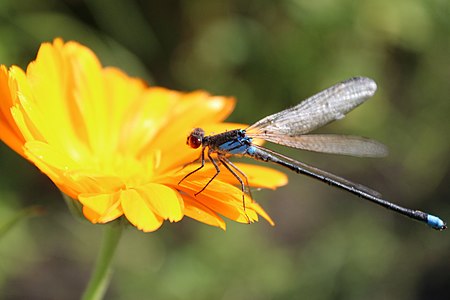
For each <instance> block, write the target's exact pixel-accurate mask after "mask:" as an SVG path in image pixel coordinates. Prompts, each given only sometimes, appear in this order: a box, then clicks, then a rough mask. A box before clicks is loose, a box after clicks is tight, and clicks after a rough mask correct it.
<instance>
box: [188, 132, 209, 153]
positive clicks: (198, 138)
mask: <svg viewBox="0 0 450 300" xmlns="http://www.w3.org/2000/svg"><path fill="white" fill-rule="evenodd" d="M204 136H205V132H204V131H203V129H201V128H194V129H193V130H192V132H191V134H190V135H189V136H188V138H187V141H186V144H188V145H189V147H191V148H194V149H197V148H198V147H200V146H201V144H202V141H203V137H204Z"/></svg>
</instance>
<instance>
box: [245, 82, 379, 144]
mask: <svg viewBox="0 0 450 300" xmlns="http://www.w3.org/2000/svg"><path fill="white" fill-rule="evenodd" d="M376 89H377V85H376V83H375V82H374V81H373V80H372V79H369V78H365V77H355V78H351V79H349V80H346V81H343V82H341V83H338V84H336V85H334V86H332V87H330V88H328V89H326V90H324V91H322V92H320V93H318V94H316V95H314V96H312V97H310V98H308V99H306V100H305V101H303V102H301V103H300V104H298V105H296V106H294V107H291V108H288V109H286V110H283V111H281V112H278V113H276V114H273V115H270V116H268V117H265V118H264V119H262V120H260V121H258V122H256V123H255V124H253V125H251V126H250V127H248V128H247V129H246V131H247V133H248V134H249V136H250V135H251V136H253V137H256V138H262V139H265V140H268V141H273V142H274V143H277V141H278V139H277V141H275V140H270V139H268V138H266V136H268V135H270V136H272V137H274V136H275V135H281V136H286V135H290V136H297V135H301V134H305V133H308V132H310V131H312V130H314V129H316V128H319V127H322V126H323V125H325V124H328V123H330V122H332V121H334V120H338V119H342V118H343V117H344V116H345V114H346V113H348V112H349V111H351V110H352V109H354V108H355V107H357V106H358V105H360V104H361V103H363V102H364V101H365V100H367V99H368V98H369V97H371V96H373V94H374V93H375V91H376Z"/></svg>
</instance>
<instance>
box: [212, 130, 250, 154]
mask: <svg viewBox="0 0 450 300" xmlns="http://www.w3.org/2000/svg"><path fill="white" fill-rule="evenodd" d="M251 142H252V139H251V138H249V137H247V136H245V135H244V136H242V137H241V136H238V137H236V138H234V139H232V140H229V141H226V142H225V143H222V144H220V145H219V147H218V148H219V150H221V151H224V152H228V153H230V154H245V153H246V152H247V150H248V149H249V148H251Z"/></svg>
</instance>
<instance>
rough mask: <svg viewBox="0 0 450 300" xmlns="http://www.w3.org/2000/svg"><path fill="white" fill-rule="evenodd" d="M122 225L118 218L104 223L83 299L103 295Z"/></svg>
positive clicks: (90, 299)
mask: <svg viewBox="0 0 450 300" xmlns="http://www.w3.org/2000/svg"><path fill="white" fill-rule="evenodd" d="M122 227H123V224H122V222H121V221H120V220H118V221H116V222H113V223H111V224H108V225H105V232H104V236H103V241H102V245H101V248H100V253H99V255H98V257H97V261H96V262H95V267H94V270H93V273H92V275H91V278H90V280H89V284H88V286H87V288H86V290H85V291H84V293H83V297H82V299H83V300H98V299H102V298H103V296H104V295H105V292H106V290H107V288H108V285H109V282H110V279H111V275H112V269H111V262H112V260H113V257H114V252H115V250H116V249H117V245H118V244H119V240H120V235H121V233H122Z"/></svg>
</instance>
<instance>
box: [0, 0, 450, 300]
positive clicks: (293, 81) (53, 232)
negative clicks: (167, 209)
mask: <svg viewBox="0 0 450 300" xmlns="http://www.w3.org/2000/svg"><path fill="white" fill-rule="evenodd" d="M449 16H450V2H449V1H447V0H426V1H425V0H423V1H420V0H398V1H388V0H369V1H354V0H353V1H352V0H341V1H333V0H315V1H310V0H280V1H269V0H261V1H256V0H253V1H239V0H234V1H231V0H229V1H207V0H201V1H188V0H185V1H175V0H170V1H126V0H117V1H106V0H93V1H87V0H86V1H82V0H65V1H60V0H41V1H38V0H2V1H1V2H0V37H1V39H0V63H2V64H6V65H11V64H18V65H20V66H22V67H25V66H26V65H27V63H28V62H29V61H30V60H32V59H34V58H35V55H36V51H37V49H38V47H39V44H40V43H41V42H42V41H51V40H53V38H54V37H58V36H60V37H63V38H64V39H65V40H70V39H74V40H77V41H79V42H81V43H83V44H85V45H87V46H89V47H90V48H92V49H93V50H94V51H95V52H96V53H97V55H98V56H99V57H100V59H101V61H102V63H103V64H104V65H112V66H118V67H120V68H122V69H124V70H125V71H126V72H127V73H128V74H130V75H133V76H139V77H142V78H144V79H145V80H147V81H148V82H150V83H151V84H156V85H162V86H165V87H169V88H172V89H177V90H187V91H190V90H195V89H205V90H207V91H209V92H211V93H214V94H222V95H234V96H236V97H237V99H238V104H237V107H236V110H235V112H234V113H233V115H232V116H231V117H230V119H229V120H231V121H236V122H244V123H253V122H254V121H256V120H258V119H260V118H261V117H263V116H265V115H268V114H270V113H273V112H276V111H278V110H281V109H283V108H286V107H288V106H292V105H294V104H296V103H298V102H299V101H300V100H301V99H304V98H306V97H308V96H311V95H312V94H314V93H316V92H318V91H320V90H322V89H324V88H327V87H329V86H331V85H332V84H334V83H336V82H338V81H341V80H344V79H347V78H349V77H352V76H358V75H360V76H368V77H371V78H373V79H375V81H376V82H377V83H378V87H379V89H378V92H377V94H376V95H375V97H373V99H372V100H369V101H368V102H367V103H365V104H364V105H363V106H361V107H360V108H358V109H356V110H355V111H354V112H352V113H351V114H350V115H349V116H348V117H347V118H345V119H344V120H342V121H339V122H335V123H334V124H331V125H329V126H327V127H326V128H324V129H321V130H320V131H321V132H332V133H342V134H344V133H345V134H355V135H363V136H370V137H372V138H375V139H378V140H380V141H382V142H383V143H385V144H386V145H388V147H389V148H390V155H389V156H388V157H387V158H383V159H358V158H349V157H338V156H333V155H325V154H312V153H304V152H301V151H295V150H291V149H286V148H285V149H281V148H278V147H275V148H276V149H281V150H282V151H284V153H285V154H287V155H289V156H292V157H294V158H296V159H299V160H303V161H305V162H307V163H310V164H313V165H315V166H318V167H321V168H323V169H326V170H328V171H331V172H334V173H336V174H338V175H341V176H344V177H346V178H349V179H352V180H354V181H358V182H360V183H363V184H365V185H368V186H370V187H372V188H374V189H377V190H379V191H381V192H382V193H383V194H384V196H385V197H386V198H387V199H390V200H392V201H394V202H397V203H399V204H402V205H405V206H409V207H413V208H420V209H422V210H424V211H429V212H432V213H436V214H438V215H440V216H441V217H443V218H444V219H447V220H449V219H450V205H449V202H448V200H449V199H450V197H449V196H450V195H449V194H450V168H449V153H450V151H449V150H450V139H449V129H450V99H449V97H450V96H449V95H450V18H449ZM189 130H190V128H186V131H187V132H188V131H189ZM0 170H1V171H0V180H1V181H0V199H1V200H0V299H77V298H79V296H80V295H81V292H82V290H83V288H84V287H85V285H86V283H87V280H88V278H89V274H90V270H91V268H92V264H93V262H94V260H95V257H96V255H97V252H98V248H99V244H100V240H101V237H102V231H103V228H102V226H95V225H91V224H88V223H86V222H80V221H78V220H76V219H74V218H73V217H72V216H71V215H70V213H69V211H68V209H67V208H66V206H65V204H64V202H63V201H62V198H61V196H60V194H59V192H58V190H57V189H56V188H55V187H54V186H53V185H52V183H51V182H50V181H49V180H48V179H47V178H46V177H45V176H44V175H42V174H41V173H40V172H39V171H37V169H36V168H35V167H33V166H32V165H30V164H29V163H27V162H26V161H24V160H23V159H22V158H20V157H19V156H18V155H16V154H15V153H13V152H12V150H10V149H9V148H7V147H6V146H5V145H4V144H2V145H0ZM289 175H290V183H289V185H288V186H286V187H283V188H280V189H278V190H276V191H260V192H254V193H253V195H254V197H255V198H256V199H257V200H258V202H260V203H261V204H262V205H263V206H264V207H265V208H266V210H267V212H268V213H269V214H270V215H271V216H272V217H273V218H274V220H275V222H276V223H277V225H276V227H271V226H270V225H268V224H267V223H265V222H264V221H261V222H260V223H256V224H253V225H250V226H247V225H241V224H235V223H233V222H228V228H227V231H226V232H223V231H221V230H220V229H217V228H212V227H208V226H206V225H203V224H200V223H197V222H195V221H192V220H188V219H185V220H183V221H182V222H180V223H177V224H169V223H166V224H165V225H164V226H163V228H162V229H161V230H158V231H157V232H155V233H151V234H144V233H141V232H139V231H137V230H135V229H132V228H130V229H129V230H127V231H126V232H125V234H124V236H123V238H122V241H121V244H120V246H119V249H118V253H117V257H116V260H115V273H114V277H113V280H112V284H111V287H110V289H109V290H108V293H107V298H108V299H448V298H450V238H449V236H448V232H435V231H433V230H431V229H429V228H427V227H426V226H424V225H422V224H419V223H417V222H414V221H411V220H409V219H406V218H404V217H401V216H398V215H396V214H394V213H391V212H389V211H386V210H384V209H382V208H379V207H376V206H374V205H372V204H370V203H366V202H364V201H360V200H359V199H358V198H356V197H354V196H352V195H350V194H347V193H344V192H341V191H338V190H335V189H333V188H330V187H328V186H327V185H324V184H322V183H319V182H316V181H313V180H311V179H308V178H305V177H302V176H298V175H296V174H289ZM34 205H39V207H40V209H41V210H43V212H42V213H31V214H28V217H20V218H19V220H18V221H17V222H15V223H14V224H13V225H12V226H7V225H5V224H6V222H8V220H11V218H13V217H14V216H15V215H17V214H20V213H23V212H24V210H29V209H30V208H33V206H34Z"/></svg>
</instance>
